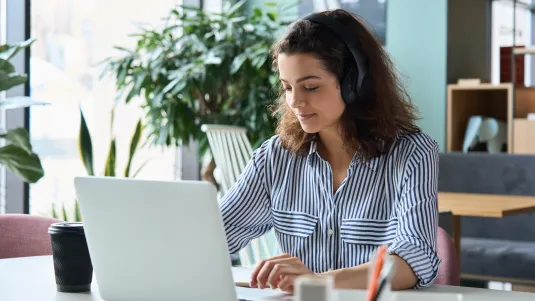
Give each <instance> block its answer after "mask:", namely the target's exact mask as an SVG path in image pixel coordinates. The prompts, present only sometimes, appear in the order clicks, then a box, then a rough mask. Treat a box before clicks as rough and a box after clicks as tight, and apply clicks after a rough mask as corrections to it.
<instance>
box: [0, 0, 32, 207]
mask: <svg viewBox="0 0 535 301" xmlns="http://www.w3.org/2000/svg"><path fill="white" fill-rule="evenodd" d="M30 5H31V0H24V1H21V0H0V10H1V12H0V15H1V16H2V18H1V19H2V20H0V28H2V30H1V33H0V39H1V41H2V43H17V42H21V41H24V40H26V39H28V38H30V20H31V19H30ZM29 61H30V49H29V48H26V49H25V50H24V51H21V52H20V53H19V54H17V56H15V57H13V59H12V60H11V63H12V64H13V65H14V66H15V70H16V71H17V72H21V73H25V74H28V78H30V64H29ZM29 95H30V85H29V81H28V82H26V83H25V84H24V85H21V86H18V87H14V88H13V89H10V90H9V91H8V92H6V96H8V97H9V96H29ZM29 115H30V109H29V108H24V109H15V110H8V111H4V112H2V114H0V124H1V126H2V127H3V128H6V129H10V128H15V127H24V128H25V129H26V130H29V128H30V123H29V121H30V118H29ZM0 170H1V173H0V189H1V191H2V193H1V194H0V198H1V201H0V213H24V214H27V213H29V209H30V206H29V205H30V187H29V185H28V183H25V182H24V181H22V180H21V179H20V178H18V177H17V176H16V175H15V174H13V173H11V172H9V171H7V170H6V169H5V168H4V167H2V168H1V169H0Z"/></svg>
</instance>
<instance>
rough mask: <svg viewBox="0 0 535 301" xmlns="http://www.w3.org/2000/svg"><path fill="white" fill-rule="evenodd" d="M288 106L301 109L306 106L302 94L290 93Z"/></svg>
mask: <svg viewBox="0 0 535 301" xmlns="http://www.w3.org/2000/svg"><path fill="white" fill-rule="evenodd" d="M290 93H291V95H289V96H290V97H289V102H288V105H290V107H292V108H299V107H302V106H304V104H305V100H304V99H303V97H302V95H301V94H300V93H295V91H292V92H290Z"/></svg>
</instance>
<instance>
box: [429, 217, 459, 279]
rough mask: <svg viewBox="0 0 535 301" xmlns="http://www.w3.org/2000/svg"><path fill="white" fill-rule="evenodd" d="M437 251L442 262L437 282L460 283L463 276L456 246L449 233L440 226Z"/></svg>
mask: <svg viewBox="0 0 535 301" xmlns="http://www.w3.org/2000/svg"><path fill="white" fill-rule="evenodd" d="M437 252H438V257H439V258H440V259H442V262H441V263H440V266H439V268H438V277H437V279H436V280H435V284H445V285H460V282H461V279H460V278H461V276H460V272H459V263H458V260H457V253H456V252H455V246H454V245H453V241H452V239H451V237H450V236H449V235H448V233H447V232H446V231H444V229H442V228H440V227H439V228H438V232H437Z"/></svg>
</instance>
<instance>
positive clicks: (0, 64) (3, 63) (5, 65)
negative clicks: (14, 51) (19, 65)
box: [0, 59, 15, 73]
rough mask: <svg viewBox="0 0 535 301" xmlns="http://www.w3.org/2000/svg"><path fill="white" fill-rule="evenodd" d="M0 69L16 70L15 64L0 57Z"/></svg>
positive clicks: (11, 71) (7, 71)
mask: <svg viewBox="0 0 535 301" xmlns="http://www.w3.org/2000/svg"><path fill="white" fill-rule="evenodd" d="M0 70H2V71H4V72H6V73H13V72H15V66H13V65H12V64H11V63H10V62H9V61H8V60H4V59H0Z"/></svg>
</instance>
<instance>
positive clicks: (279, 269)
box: [266, 263, 299, 288]
mask: <svg viewBox="0 0 535 301" xmlns="http://www.w3.org/2000/svg"><path fill="white" fill-rule="evenodd" d="M295 273H299V267H298V266H295V265H292V264H281V263H277V264H275V266H274V267H273V269H272V270H271V273H270V274H269V276H268V278H267V281H266V283H267V285H269V286H270V287H271V288H277V286H278V283H279V281H280V279H281V276H284V275H286V274H295Z"/></svg>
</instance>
